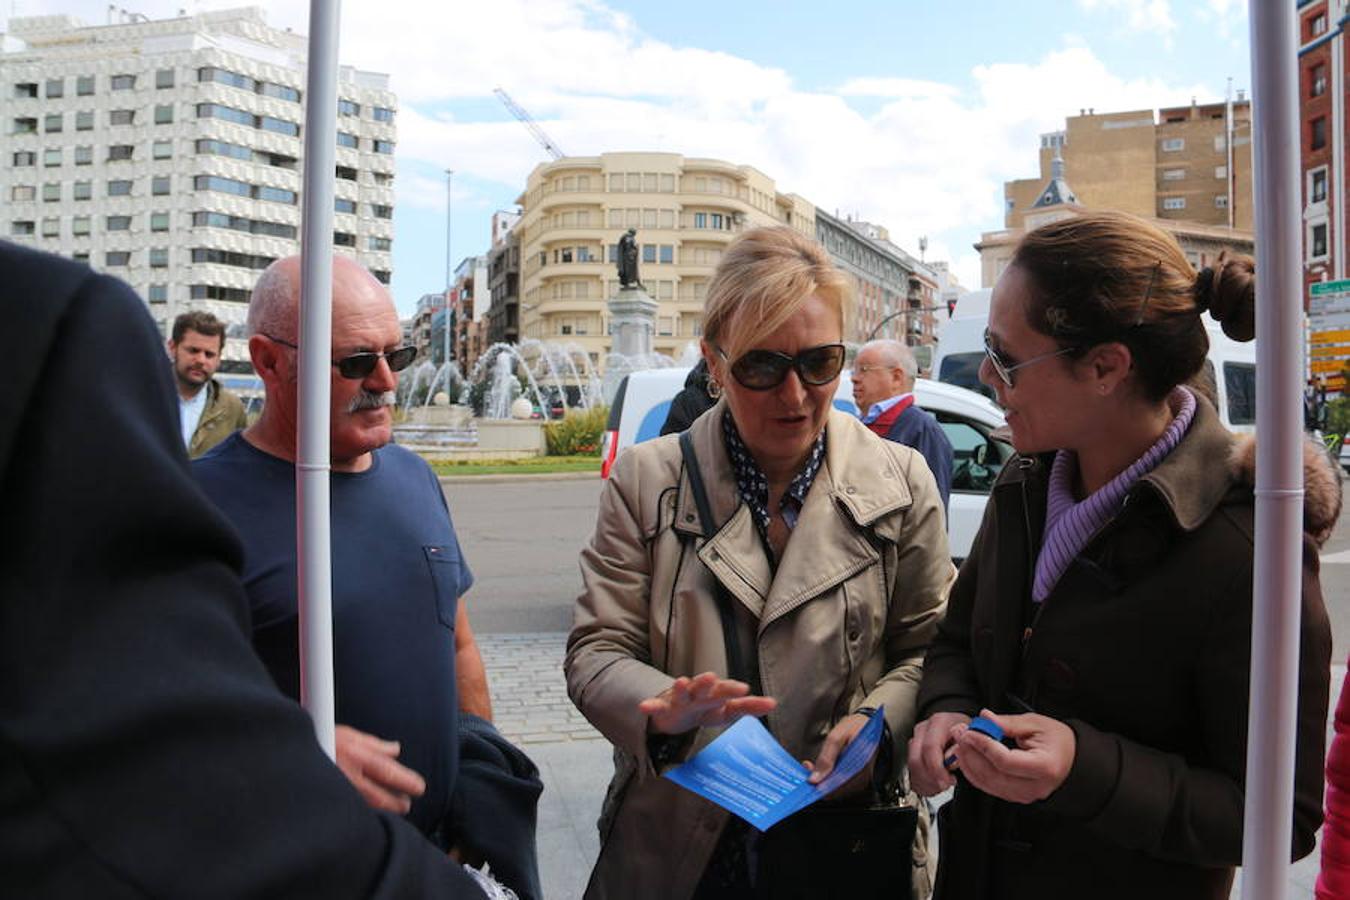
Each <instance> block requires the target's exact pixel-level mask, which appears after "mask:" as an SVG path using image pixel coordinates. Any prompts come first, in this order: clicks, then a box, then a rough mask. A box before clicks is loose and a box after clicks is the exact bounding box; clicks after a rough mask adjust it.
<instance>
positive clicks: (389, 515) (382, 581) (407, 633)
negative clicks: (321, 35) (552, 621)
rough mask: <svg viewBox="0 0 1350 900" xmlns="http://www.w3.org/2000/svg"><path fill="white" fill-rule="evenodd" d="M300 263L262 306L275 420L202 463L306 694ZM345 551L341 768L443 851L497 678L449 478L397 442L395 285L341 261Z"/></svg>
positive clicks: (260, 641)
mask: <svg viewBox="0 0 1350 900" xmlns="http://www.w3.org/2000/svg"><path fill="white" fill-rule="evenodd" d="M299 283H300V263H299V259H298V258H297V257H291V258H288V259H282V260H279V261H277V262H276V263H273V264H272V265H271V266H270V267H269V268H268V269H267V270H266V271H265V272H264V273H263V275H262V277H261V278H260V279H259V281H258V284H257V286H256V287H255V288H254V291H253V297H252V300H251V302H250V304H249V311H248V328H249V334H250V337H249V353H250V354H251V356H252V359H253V365H254V368H255V369H256V370H257V372H258V375H259V376H260V377H261V378H262V380H263V383H264V385H265V387H266V394H267V400H266V404H265V406H264V407H263V412H262V416H261V417H260V418H259V419H258V421H257V422H255V423H254V424H253V425H252V426H250V427H249V428H248V429H246V430H245V431H242V432H239V433H236V434H234V435H232V436H231V437H230V438H229V439H228V440H226V441H225V442H224V443H222V444H221V445H220V446H219V447H217V448H216V449H215V450H213V451H212V452H211V453H209V454H208V455H206V456H205V457H203V458H202V459H199V460H197V461H196V462H195V463H194V464H193V471H194V474H195V475H196V477H197V480H198V483H199V484H201V486H202V488H203V489H204V490H205V491H206V493H207V494H208V495H209V496H210V498H211V499H212V500H213V501H215V503H216V505H217V506H218V507H219V508H220V510H221V511H222V512H224V513H225V515H226V516H227V517H228V518H229V519H230V521H231V522H233V523H234V525H235V527H236V528H237V529H238V530H239V532H240V535H241V536H242V537H243V540H244V586H245V588H246V590H247V592H248V597H249V605H250V608H251V610H252V627H253V644H254V647H255V649H256V650H257V651H258V654H259V656H261V657H262V660H263V662H264V663H265V664H266V666H267V668H268V670H269V671H270V672H271V673H272V677H273V678H274V679H275V680H276V682H277V685H278V686H279V687H280V688H281V689H282V690H283V691H285V692H286V693H287V694H289V695H290V696H292V697H295V698H297V699H298V697H299V691H300V679H299V651H298V640H299V637H298V627H297V606H296V596H295V585H296V559H295V467H294V463H295V456H296V422H297V421H298V419H299V415H298V412H299V411H298V408H297V397H296V381H297V374H298V371H297V370H298V353H297V350H296V344H297V340H298V318H299V316H298V306H299ZM332 321H333V347H332V359H333V370H332V402H331V409H330V415H331V454H332V468H333V472H332V477H331V484H332V515H331V521H332V558H333V623H334V627H333V632H334V636H333V661H334V675H335V684H336V701H337V721H338V732H337V764H338V767H339V768H340V769H341V770H342V771H343V773H344V774H346V776H347V777H348V779H349V780H350V781H351V782H352V784H353V785H355V786H356V788H357V790H359V791H360V792H361V794H362V796H364V797H365V798H366V800H367V802H368V803H370V804H371V805H372V806H375V807H378V808H381V809H389V810H393V811H396V812H399V813H403V814H405V815H407V817H408V818H409V819H410V820H411V821H412V822H413V824H415V825H416V826H417V827H418V828H420V829H421V830H422V831H423V832H424V833H425V834H427V835H429V836H431V837H432V838H433V839H435V840H439V841H440V842H441V843H442V845H443V846H448V845H449V844H451V843H453V841H454V835H448V834H443V833H441V831H440V829H441V826H442V821H443V819H444V818H445V816H446V813H447V811H448V806H449V802H450V797H451V794H452V792H453V790H454V784H455V777H456V772H457V754H458V734H457V717H458V711H459V710H460V709H463V710H464V711H465V712H470V713H473V714H475V715H479V716H481V717H483V718H485V719H490V718H491V714H492V713H491V709H490V706H489V701H488V693H487V679H486V676H485V674H484V671H483V663H482V659H481V657H480V656H479V653H478V648H477V645H476V644H475V642H474V640H473V634H472V632H471V631H470V629H469V623H468V619H467V618H466V616H465V613H464V606H463V604H461V603H460V602H459V598H460V597H461V596H462V595H463V594H464V592H465V591H466V590H468V588H469V585H470V584H472V583H473V576H472V575H471V574H470V572H469V568H468V566H467V565H466V564H465V563H464V559H463V557H462V555H461V553H460V549H459V542H458V540H457V539H456V537H455V530H454V526H453V525H452V524H451V521H450V514H449V510H448V508H447V507H446V504H445V498H444V495H443V494H442V493H441V489H440V485H439V483H438V482H437V480H436V477H435V475H434V474H433V473H432V472H431V469H430V468H429V467H428V466H427V464H426V463H425V462H423V461H422V460H421V458H419V457H417V456H416V455H414V454H413V453H410V452H409V451H407V450H404V449H403V448H401V447H397V446H393V445H390V443H389V442H390V440H391V438H392V431H391V428H392V418H391V415H390V406H391V405H392V403H393V396H394V394H393V392H394V388H395V387H396V386H397V383H398V382H397V376H396V375H395V374H394V373H395V372H397V371H398V370H400V369H402V368H404V367H406V366H407V365H408V363H410V362H411V361H412V358H413V356H414V355H415V352H416V351H415V350H413V349H412V348H411V347H404V346H402V344H403V331H402V327H401V325H400V324H399V320H398V316H397V314H396V313H395V311H394V306H393V303H392V301H391V300H390V298H389V294H388V292H387V291H386V290H385V288H384V287H383V285H381V284H380V283H379V282H378V281H376V280H375V278H374V277H372V276H371V275H370V273H369V272H367V271H366V270H365V269H364V268H362V267H361V266H360V265H358V264H356V263H355V262H353V261H351V260H349V259H347V258H345V257H341V256H335V257H334V259H333V320H332Z"/></svg>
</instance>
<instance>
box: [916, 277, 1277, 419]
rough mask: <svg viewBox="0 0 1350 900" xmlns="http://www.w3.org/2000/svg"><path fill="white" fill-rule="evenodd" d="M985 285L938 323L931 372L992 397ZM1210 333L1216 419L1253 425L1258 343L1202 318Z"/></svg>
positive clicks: (1207, 365)
mask: <svg viewBox="0 0 1350 900" xmlns="http://www.w3.org/2000/svg"><path fill="white" fill-rule="evenodd" d="M991 293H993V292H992V291H991V290H990V289H988V288H985V289H983V290H979V291H971V292H970V293H968V294H964V295H962V297H961V299H960V300H958V301H957V302H956V315H955V316H954V317H953V318H951V319H948V320H947V321H946V322H943V323H942V331H941V332H940V333H939V335H938V347H937V353H936V354H935V355H934V357H933V372H934V373H935V374H936V377H937V379H938V380H939V381H942V382H945V383H947V384H954V385H956V386H958V387H963V388H966V389H967V390H972V391H976V392H978V393H981V394H984V395H985V396H986V397H989V398H990V399H993V397H994V392H993V389H991V388H989V387H987V386H986V385H984V384H981V383H980V363H981V362H983V361H984V329H985V328H986V327H987V326H988V324H989V296H990V294H991ZM1204 322H1205V332H1206V333H1207V334H1208V335H1209V354H1208V356H1207V357H1206V359H1205V368H1206V369H1207V370H1208V373H1209V375H1210V376H1211V377H1212V378H1213V379H1214V384H1215V388H1216V390H1217V393H1218V397H1219V418H1220V419H1221V420H1222V421H1223V424H1224V425H1225V426H1226V427H1227V428H1228V429H1229V430H1230V431H1254V430H1255V429H1256V342H1255V341H1249V342H1247V343H1245V344H1244V343H1239V342H1238V341H1235V340H1233V339H1232V338H1230V337H1229V336H1228V335H1226V334H1224V333H1223V329H1222V328H1221V327H1220V325H1219V323H1218V322H1215V321H1214V320H1213V319H1211V318H1210V317H1209V316H1205V317H1204Z"/></svg>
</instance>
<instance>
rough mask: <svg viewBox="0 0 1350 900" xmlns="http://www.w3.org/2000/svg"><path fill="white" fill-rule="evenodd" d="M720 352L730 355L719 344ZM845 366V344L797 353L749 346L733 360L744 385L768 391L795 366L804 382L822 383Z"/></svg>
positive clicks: (739, 379)
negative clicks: (791, 354) (753, 348)
mask: <svg viewBox="0 0 1350 900" xmlns="http://www.w3.org/2000/svg"><path fill="white" fill-rule="evenodd" d="M717 352H718V353H719V354H721V356H722V358H723V359H726V358H727V355H726V353H725V352H723V351H722V348H720V347H719V348H717ZM843 368H844V345H843V344H821V345H820V346H819V347H810V348H808V349H806V350H803V351H802V352H800V353H798V354H797V355H796V356H789V355H788V354H786V353H779V352H778V351H777V350H750V351H748V352H746V353H743V354H741V355H740V356H739V357H737V359H736V361H735V362H734V363H732V364H731V375H732V377H733V378H735V379H736V381H737V382H738V383H739V384H740V385H741V387H744V388H748V389H749V390H752V391H768V390H772V389H774V388H776V387H778V386H779V385H780V384H782V383H783V379H785V378H787V373H788V371H789V370H792V369H795V370H796V372H797V377H798V378H800V379H801V380H802V384H809V385H814V386H819V385H822V384H829V383H830V382H831V381H834V380H835V379H836V378H838V377H839V373H840V372H841V371H842V370H843Z"/></svg>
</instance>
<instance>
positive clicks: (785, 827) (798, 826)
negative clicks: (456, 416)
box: [680, 431, 919, 900]
mask: <svg viewBox="0 0 1350 900" xmlns="http://www.w3.org/2000/svg"><path fill="white" fill-rule="evenodd" d="M680 453H681V454H682V455H683V457H684V466H685V472H686V473H687V475H688V477H689V487H690V491H691V493H693V495H694V504H695V505H696V506H697V507H698V515H699V519H700V520H701V521H702V523H703V539H704V541H707V540H710V539H711V538H712V536H713V535H714V534H716V532H717V529H716V528H715V527H714V525H713V519H712V509H711V507H710V506H709V504H708V494H707V490H706V489H705V488H704V486H703V474H702V472H701V471H700V470H699V466H698V458H697V457H696V456H695V454H694V445H693V441H692V440H691V439H690V436H689V432H687V431H686V432H683V433H681V434H680ZM713 583H714V590H713V593H714V596H715V598H716V601H717V612H718V615H719V617H720V618H721V620H722V639H723V641H724V643H725V645H726V654H727V669H728V671H727V674H728V676H730V677H731V678H735V679H737V680H739V681H744V682H746V683H747V684H749V685H751V690H752V691H754V692H758V690H759V688H758V684H759V678H758V677H757V676H758V665H757V664H756V663H755V662H753V661H747V660H745V659H744V654H743V653H742V651H741V645H740V642H739V641H737V640H736V638H735V627H736V618H735V611H734V607H733V606H732V599H731V597H730V596H729V595H728V593H727V590H726V588H724V587H723V586H722V584H721V582H719V581H717V580H716V579H715V578H714V579H713ZM881 743H882V746H881V748H880V749H879V750H878V751H877V752H878V753H879V754H884V757H885V758H884V759H880V758H879V759H878V760H877V765H876V766H875V767H874V771H875V772H882V771H884V770H886V769H889V765H887V764H886V763H888V762H889V757H890V746H891V742H890V740H889V731H888V732H887V739H886V740H883V741H882V742H881ZM867 793H868V795H869V796H867V797H866V798H864V799H859V800H858V801H857V802H856V803H847V802H845V803H838V804H832V803H830V802H829V799H828V798H827V799H826V800H822V801H820V802H818V803H815V804H813V805H811V806H808V807H807V808H806V809H804V810H802V811H801V812H798V813H795V814H794V815H791V816H789V817H788V818H786V819H784V820H783V821H781V822H779V823H778V824H777V825H774V826H773V827H772V828H770V829H769V830H768V831H766V832H763V833H762V834H760V836H759V839H758V840H757V842H756V844H755V853H754V857H753V858H754V860H755V863H754V872H755V878H754V881H755V896H756V897H759V898H764V900H797V898H801V900H808V898H810V900H817V898H822V897H848V898H850V900H873V898H886V900H912V898H913V877H912V876H913V868H912V859H913V855H912V848H913V846H914V835H915V832H916V831H917V830H918V824H919V811H918V809H917V808H916V807H913V806H905V805H901V803H900V802H899V801H900V797H899V789H898V786H896V785H894V784H890V785H887V787H886V788H884V789H879V788H878V786H877V784H876V783H875V782H874V784H873V785H872V788H871V790H869V791H868V792H867Z"/></svg>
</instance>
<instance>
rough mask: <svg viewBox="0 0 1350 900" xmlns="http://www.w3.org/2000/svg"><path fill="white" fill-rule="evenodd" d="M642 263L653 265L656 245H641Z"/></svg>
mask: <svg viewBox="0 0 1350 900" xmlns="http://www.w3.org/2000/svg"><path fill="white" fill-rule="evenodd" d="M642 261H643V262H645V263H654V262H656V245H655V244H643V245H642Z"/></svg>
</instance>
